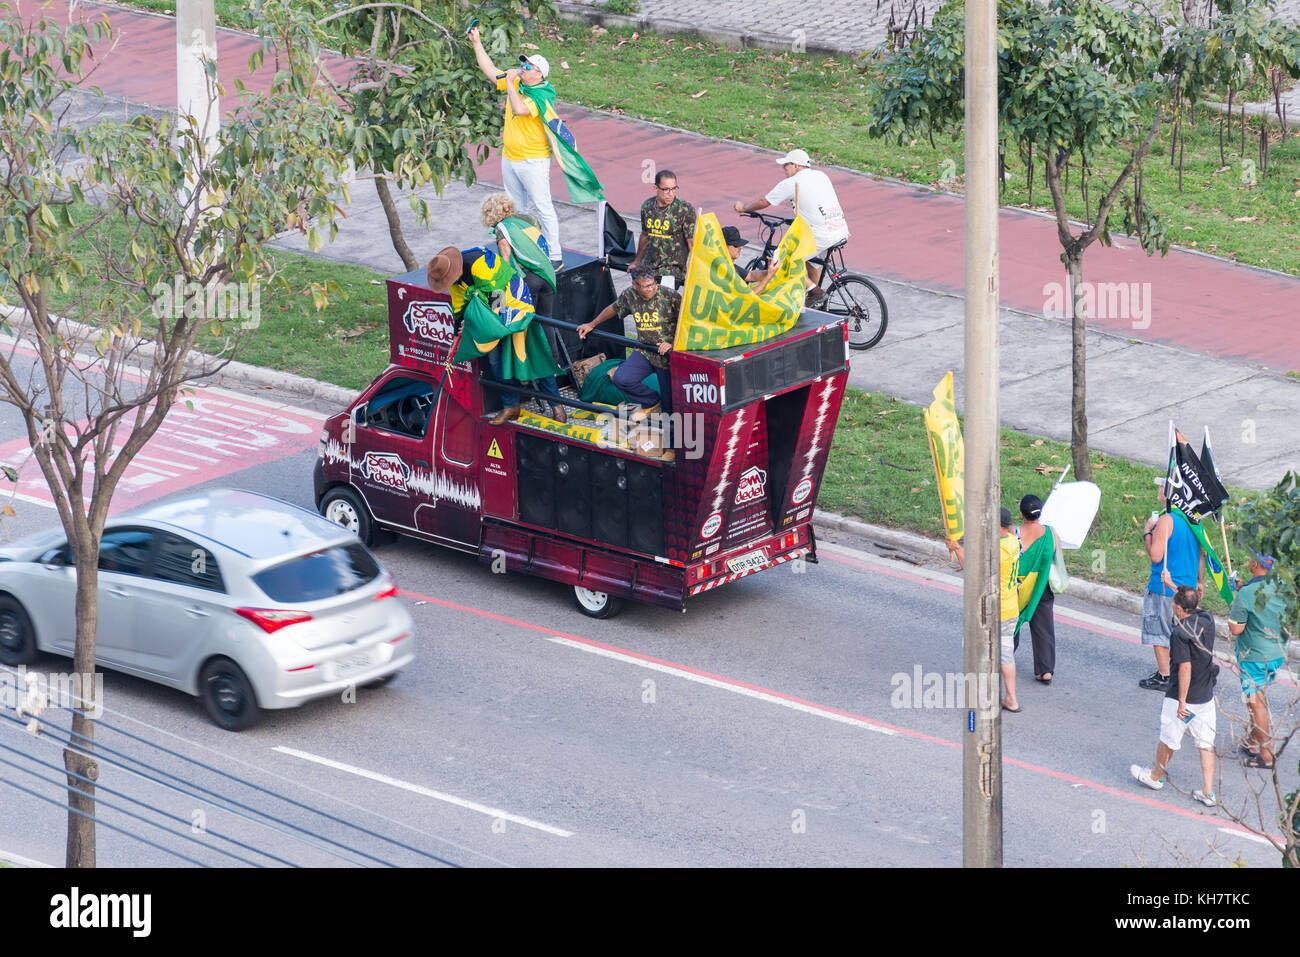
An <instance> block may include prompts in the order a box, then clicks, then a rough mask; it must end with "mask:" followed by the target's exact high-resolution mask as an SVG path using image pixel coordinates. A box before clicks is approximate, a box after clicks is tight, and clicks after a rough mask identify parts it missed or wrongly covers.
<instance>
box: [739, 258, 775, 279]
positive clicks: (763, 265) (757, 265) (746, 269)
mask: <svg viewBox="0 0 1300 957" xmlns="http://www.w3.org/2000/svg"><path fill="white" fill-rule="evenodd" d="M769 265H771V262H770V261H769V260H768V259H767V257H766V256H759V257H757V258H756V259H751V260H750V261H749V263H748V264H747V265H745V266H743V267H741V268H739V269H737V270H736V272H738V273H740V275H741V276H742V277H743V276H748V275H749V274H750V273H751V272H753V271H754V270H755V269H758V270H762V271H766V270H767V267H768V266H769Z"/></svg>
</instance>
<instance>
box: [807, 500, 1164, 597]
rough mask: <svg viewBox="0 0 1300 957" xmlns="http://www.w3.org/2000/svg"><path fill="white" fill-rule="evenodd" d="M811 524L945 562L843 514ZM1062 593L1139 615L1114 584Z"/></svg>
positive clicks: (939, 554) (928, 544) (939, 553)
mask: <svg viewBox="0 0 1300 957" xmlns="http://www.w3.org/2000/svg"><path fill="white" fill-rule="evenodd" d="M813 521H814V522H816V523H817V524H818V525H819V526H821V527H823V528H832V529H837V530H839V531H843V532H847V533H849V534H851V535H857V536H858V537H860V538H865V539H867V540H869V541H871V542H873V543H875V544H877V545H883V546H885V547H887V548H898V549H904V550H906V551H909V552H914V553H919V554H921V555H924V556H925V557H926V558H933V559H937V560H939V561H941V562H947V561H948V549H947V547H946V546H945V545H944V544H943V543H942V542H939V541H937V540H935V539H933V538H926V537H925V536H923V535H917V534H915V533H913V532H905V531H902V530H901V529H896V528H886V527H884V526H883V525H871V524H869V523H867V522H860V521H858V520H857V519H853V518H845V517H844V516H843V515H838V514H836V513H834V512H823V511H822V510H821V509H817V510H816V511H814V512H813ZM959 574H960V573H959ZM1064 594H1066V595H1068V596H1071V597H1077V598H1081V599H1083V600H1084V601H1090V602H1093V603H1095V604H1098V605H1105V606H1106V607H1108V608H1114V609H1116V610H1117V611H1122V612H1125V613H1127V614H1131V615H1134V616H1137V617H1139V618H1140V617H1141V616H1142V598H1141V596H1140V595H1135V594H1134V593H1133V592H1130V591H1126V590H1125V589H1123V588H1116V587H1115V586H1114V585H1099V584H1097V583H1096V582H1090V581H1087V580H1085V579H1083V578H1075V577H1074V576H1071V577H1070V587H1069V590H1068V591H1066V592H1065V593H1064Z"/></svg>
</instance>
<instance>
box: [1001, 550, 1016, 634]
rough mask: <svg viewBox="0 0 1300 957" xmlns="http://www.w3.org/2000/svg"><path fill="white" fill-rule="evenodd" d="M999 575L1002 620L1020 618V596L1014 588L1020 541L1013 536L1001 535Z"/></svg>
mask: <svg viewBox="0 0 1300 957" xmlns="http://www.w3.org/2000/svg"><path fill="white" fill-rule="evenodd" d="M1000 545H1001V549H1002V556H1001V574H1000V575H999V577H998V586H999V590H1000V591H1001V592H1002V620H1003V621H1010V620H1011V619H1012V618H1018V617H1020V595H1019V592H1018V589H1017V587H1016V574H1017V571H1018V566H1019V565H1020V541H1019V540H1018V539H1017V538H1016V536H1014V535H1003V536H1002V541H1001V542H1000Z"/></svg>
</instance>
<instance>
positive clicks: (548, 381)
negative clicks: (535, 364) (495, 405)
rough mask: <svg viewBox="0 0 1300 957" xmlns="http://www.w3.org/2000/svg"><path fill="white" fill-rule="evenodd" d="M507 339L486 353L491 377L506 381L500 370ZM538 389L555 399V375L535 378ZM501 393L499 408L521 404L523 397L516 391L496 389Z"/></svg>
mask: <svg viewBox="0 0 1300 957" xmlns="http://www.w3.org/2000/svg"><path fill="white" fill-rule="evenodd" d="M507 343H508V339H502V340H501V341H500V342H499V343H497V346H496V348H495V349H493V350H492V351H491V352H489V353H488V357H487V359H488V370H489V371H490V372H491V373H492V378H494V379H500V380H501V381H502V382H505V381H506V378H505V376H504V375H503V374H502V372H501V350H502V349H503V348H505V346H506V345H507ZM537 385H538V390H539V391H541V392H545V393H546V394H547V395H553V396H555V397H556V398H557V399H558V398H559V397H560V387H559V385H558V384H556V381H555V376H553V375H548V376H547V377H546V378H545V379H539V380H537ZM498 391H499V392H500V394H501V408H503V409H513V408H514V407H515V406H517V405H522V404H523V399H522V397H521V396H520V395H519V393H518V392H510V391H508V390H506V389H500V390H498Z"/></svg>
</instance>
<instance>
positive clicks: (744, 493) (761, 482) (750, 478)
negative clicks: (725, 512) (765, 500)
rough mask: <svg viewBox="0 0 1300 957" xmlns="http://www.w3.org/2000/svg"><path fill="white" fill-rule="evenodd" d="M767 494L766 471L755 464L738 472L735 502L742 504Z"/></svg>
mask: <svg viewBox="0 0 1300 957" xmlns="http://www.w3.org/2000/svg"><path fill="white" fill-rule="evenodd" d="M765 494H767V473H766V472H764V471H763V470H762V469H761V468H759V467H758V466H757V465H754V466H751V467H749V468H747V469H746V470H745V471H744V472H742V473H741V474H740V481H739V482H737V483H736V504H737V505H744V504H745V503H746V502H753V501H755V500H756V499H760V498H762V497H763V496H764V495H765Z"/></svg>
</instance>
